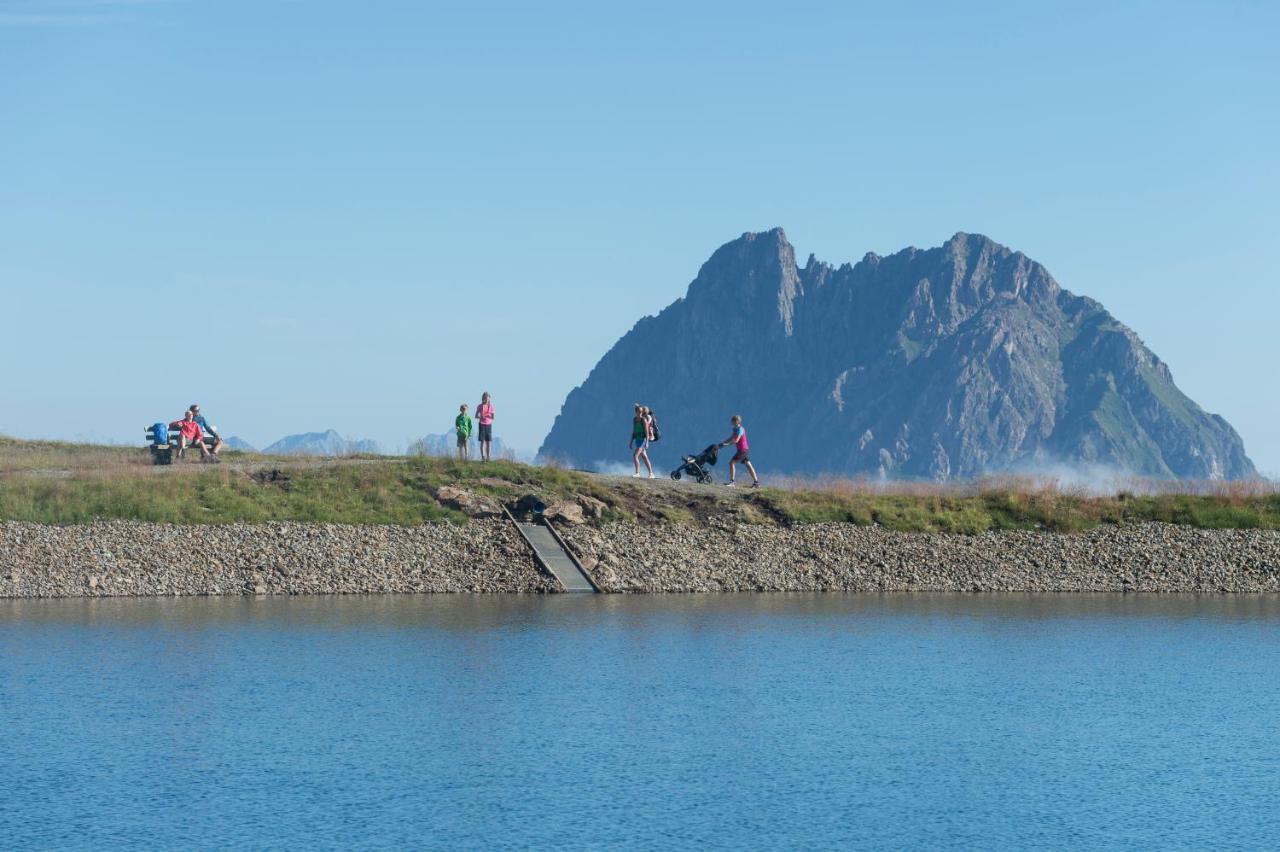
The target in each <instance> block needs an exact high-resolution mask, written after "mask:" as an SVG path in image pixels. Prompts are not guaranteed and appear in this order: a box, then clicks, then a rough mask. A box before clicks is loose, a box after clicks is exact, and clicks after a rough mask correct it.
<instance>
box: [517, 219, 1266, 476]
mask: <svg viewBox="0 0 1280 852" xmlns="http://www.w3.org/2000/svg"><path fill="white" fill-rule="evenodd" d="M636 401H639V402H643V403H646V404H649V405H651V406H653V407H654V408H655V410H656V411H657V412H658V414H659V419H660V422H661V424H662V427H663V432H664V436H663V440H662V441H661V442H660V443H659V444H658V445H655V447H654V448H653V452H652V455H654V456H655V461H657V462H660V463H661V464H662V465H663V466H668V465H671V464H673V463H674V461H675V459H676V457H677V456H678V454H679V453H683V452H689V451H691V450H697V449H700V448H701V447H702V446H704V445H705V444H707V443H708V442H709V441H711V440H714V439H719V438H723V437H725V436H726V435H727V434H728V431H729V425H728V418H729V415H730V414H733V413H741V414H743V415H744V418H745V421H746V425H747V427H748V433H749V436H750V440H751V443H752V451H753V454H754V455H755V457H756V459H757V462H758V463H759V464H760V465H762V466H764V467H766V468H768V469H772V470H780V471H786V472H795V473H828V472H830V473H841V474H872V475H879V476H886V477H888V476H894V477H915V478H928V479H934V480H948V479H954V478H965V477H972V476H976V475H981V474H985V473H993V472H998V471H1007V470H1018V469H1029V468H1034V467H1035V466H1037V465H1043V464H1049V463H1054V464H1056V463H1067V464H1089V465H1105V466H1108V467H1111V468H1116V469H1119V470H1122V471H1127V472H1131V473H1134V474H1138V475H1144V476H1155V477H1166V478H1171V477H1178V478H1194V479H1234V478H1242V477H1250V476H1254V475H1256V471H1255V469H1254V466H1253V463H1252V462H1251V461H1250V460H1249V458H1248V456H1247V455H1246V453H1245V450H1244V445H1243V443H1242V442H1241V440H1240V437H1239V435H1237V434H1236V432H1235V430H1234V429H1232V427H1231V426H1230V424H1228V423H1227V422H1226V420H1224V419H1223V418H1221V417H1219V416H1218V415H1214V414H1208V413H1206V412H1205V411H1203V410H1202V409H1201V408H1200V407H1199V406H1198V405H1196V404H1195V402H1193V401H1192V400H1191V399H1189V398H1188V397H1187V396H1186V395H1185V394H1183V393H1182V392H1181V391H1180V390H1179V389H1178V388H1177V387H1176V386H1175V384H1174V382H1173V377H1172V375H1171V374H1170V372H1169V368H1168V367H1167V366H1166V365H1165V363H1164V362H1163V361H1161V360H1160V359H1159V358H1158V357H1156V355H1155V354H1154V353H1152V352H1151V351H1150V350H1149V349H1148V348H1147V347H1146V346H1145V345H1144V344H1143V343H1142V341H1141V340H1140V339H1139V338H1138V336H1137V335H1136V334H1135V333H1134V332H1133V331H1132V330H1131V329H1129V328H1128V327H1127V326H1125V325H1123V324H1122V323H1120V322H1119V321H1118V320H1116V319H1115V318H1114V317H1112V316H1111V315H1110V314H1109V313H1108V312H1107V311H1106V310H1105V309H1104V308H1103V307H1102V305H1100V304H1099V303H1098V302H1096V301H1094V300H1092V299H1090V298H1087V297H1084V296H1077V295H1074V294H1072V293H1071V292H1069V291H1067V290H1064V289H1062V288H1061V287H1060V286H1059V285H1058V283H1057V282H1056V281H1055V280H1054V279H1053V277H1052V276H1051V275H1050V274H1049V272H1048V271H1047V270H1046V269H1045V268H1044V267H1043V266H1041V265H1040V264H1039V263H1036V262H1035V261H1033V260H1031V259H1030V258H1028V257H1026V256H1025V255H1024V254H1022V253H1021V252H1015V251H1011V250H1010V249H1008V248H1005V247H1004V246H1001V245H999V244H997V243H995V242H993V241H992V240H990V239H988V238H987V237H984V236H981V235H970V234H965V233H958V234H956V235H955V236H953V237H952V238H951V239H950V240H948V241H947V242H946V243H945V244H944V245H942V246H941V247H939V248H933V249H926V250H920V249H916V248H908V249H905V250H903V251H900V252H898V253H896V254H893V255H890V256H888V257H880V256H878V255H875V254H870V253H869V254H867V255H866V256H865V257H864V258H863V259H862V260H861V261H860V262H859V263H857V264H856V265H850V264H847V263H846V264H843V265H841V266H839V267H836V266H832V265H830V264H827V263H823V262H820V261H818V260H816V259H815V258H814V257H813V256H812V255H811V256H810V257H809V259H808V261H807V262H806V263H805V265H804V267H803V268H801V267H798V266H797V264H796V262H795V253H794V250H793V248H792V247H791V245H790V243H788V242H787V239H786V235H785V234H784V233H783V231H782V229H781V228H776V229H774V230H771V231H767V232H764V233H747V234H744V235H743V236H742V237H740V238H739V239H737V240H734V241H732V242H729V243H727V244H725V245H724V246H722V247H721V248H720V249H718V250H717V251H716V252H715V253H714V254H713V255H712V256H711V258H710V259H709V260H708V261H707V262H706V263H705V264H704V265H703V266H702V269H701V270H700V271H699V273H698V276H697V278H695V279H694V281H693V282H692V283H691V284H690V285H689V289H688V292H687V294H686V295H685V296H684V297H683V298H681V299H679V300H677V301H676V302H675V303H673V304H672V305H670V306H668V307H667V308H666V309H664V310H663V311H662V312H660V313H659V314H658V315H657V316H654V317H645V318H644V319H642V320H640V321H639V322H638V323H637V324H636V325H635V327H634V328H633V329H632V330H631V331H630V332H628V333H627V334H626V335H624V336H623V337H622V339H621V340H619V341H618V342H617V343H616V344H615V345H614V346H613V347H612V348H611V349H610V350H609V352H608V353H606V354H605V355H604V357H603V358H602V359H601V360H600V362H599V363H598V364H597V365H596V366H595V368H594V369H593V370H592V371H591V373H590V374H589V375H588V376H587V378H586V380H585V381H584V382H583V384H582V385H581V386H579V387H577V388H575V389H574V390H573V391H572V392H570V394H569V395H568V398H567V399H566V400H565V402H564V405H563V407H562V409H561V412H560V415H559V416H558V417H557V418H556V421H555V423H554V424H553V426H552V428H551V431H550V433H549V434H548V435H547V437H546V439H545V440H544V442H543V445H542V448H541V450H540V451H539V452H540V454H541V455H544V456H552V457H558V458H561V459H565V460H572V461H575V462H576V463H578V464H580V465H585V466H589V467H593V466H599V465H600V464H601V463H603V462H604V461H605V460H608V461H611V462H612V461H621V462H627V461H628V454H627V452H626V451H625V450H624V449H623V447H624V445H625V443H626V438H627V436H628V434H629V432H630V417H631V411H630V409H631V404H632V403H633V402H636Z"/></svg>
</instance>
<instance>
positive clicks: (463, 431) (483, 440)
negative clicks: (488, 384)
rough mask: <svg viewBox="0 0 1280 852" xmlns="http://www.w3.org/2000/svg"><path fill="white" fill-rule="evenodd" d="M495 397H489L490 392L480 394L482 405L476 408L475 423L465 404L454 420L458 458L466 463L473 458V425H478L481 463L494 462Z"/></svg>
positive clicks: (459, 407)
mask: <svg viewBox="0 0 1280 852" xmlns="http://www.w3.org/2000/svg"><path fill="white" fill-rule="evenodd" d="M493 418H494V408H493V397H491V396H489V392H488V391H485V392H484V393H482V394H480V404H479V405H477V406H476V417H475V421H472V419H471V415H470V414H469V413H468V412H467V404H466V403H465V402H464V403H462V405H460V406H458V416H457V417H456V418H454V421H453V430H454V433H455V434H456V435H457V436H458V458H459V459H460V460H461V461H466V460H467V459H469V458H470V457H471V430H472V427H473V425H478V426H479V427H480V430H479V436H478V437H479V441H480V461H492V460H493Z"/></svg>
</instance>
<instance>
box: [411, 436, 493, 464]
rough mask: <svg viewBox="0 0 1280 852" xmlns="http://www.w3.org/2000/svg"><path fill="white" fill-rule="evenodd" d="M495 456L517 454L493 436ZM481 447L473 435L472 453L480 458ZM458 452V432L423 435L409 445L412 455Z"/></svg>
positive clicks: (455, 453) (441, 454) (442, 454)
mask: <svg viewBox="0 0 1280 852" xmlns="http://www.w3.org/2000/svg"><path fill="white" fill-rule="evenodd" d="M490 449H491V450H492V451H493V458H494V459H499V458H506V457H507V455H509V454H510V455H515V453H514V451H510V450H509V448H508V447H507V445H506V444H504V443H502V439H501V438H499V437H498V436H496V435H495V436H494V437H493V446H492V447H490ZM479 452H480V447H479V444H478V441H477V439H476V436H475V435H474V434H472V436H471V453H472V455H474V456H475V457H476V458H479ZM457 453H458V435H457V433H456V432H440V433H439V434H436V435H423V436H422V437H421V438H419V439H418V440H416V441H414V442H413V443H411V444H410V445H409V454H410V455H424V456H452V455H457Z"/></svg>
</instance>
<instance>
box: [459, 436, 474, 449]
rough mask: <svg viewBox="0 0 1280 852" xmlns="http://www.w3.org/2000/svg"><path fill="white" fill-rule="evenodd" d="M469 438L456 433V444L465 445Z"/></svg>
mask: <svg viewBox="0 0 1280 852" xmlns="http://www.w3.org/2000/svg"><path fill="white" fill-rule="evenodd" d="M470 440H471V439H470V438H468V437H467V436H466V435H458V446H459V447H465V446H466V445H467V442H469V441H470Z"/></svg>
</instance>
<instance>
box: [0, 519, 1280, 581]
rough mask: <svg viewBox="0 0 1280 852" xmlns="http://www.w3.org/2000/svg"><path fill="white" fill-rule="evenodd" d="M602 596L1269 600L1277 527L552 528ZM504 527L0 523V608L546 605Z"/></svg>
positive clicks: (488, 523) (523, 551)
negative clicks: (262, 601)
mask: <svg viewBox="0 0 1280 852" xmlns="http://www.w3.org/2000/svg"><path fill="white" fill-rule="evenodd" d="M559 530H560V533H561V535H563V536H564V538H565V539H566V541H568V542H569V544H570V546H571V547H573V548H574V549H575V550H576V551H577V552H578V554H579V556H580V558H581V560H582V562H583V564H584V565H585V566H586V568H587V570H588V571H589V572H590V573H591V574H592V577H593V578H594V579H595V580H596V582H597V584H598V585H600V587H601V588H602V589H604V590H605V591H609V592H632V593H638V592H730V591H850V592H882V591H966V592H985V591H1001V592H1130V591H1132V592H1197V593H1224V592H1230V593H1267V592H1280V531H1274V530H1197V529H1191V528H1188V527H1179V526H1173V525H1168V524H1141V525H1132V526H1103V527H1098V528H1096V529H1093V530H1090V531H1088V532H1085V533H1078V534H1071V535H1063V534H1057V533H1046V532H993V533H987V534H985V535H980V536H961V535H942V534H925V533H897V532H891V531H889V530H885V529H883V528H880V527H859V526H854V525H851V524H812V525H799V526H794V527H775V526H768V525H752V524H741V523H735V522H733V521H731V520H729V519H727V518H726V519H713V520H712V521H711V522H710V523H707V524H702V525H696V526H693V525H679V524H637V523H612V524H606V525H604V526H600V527H595V526H591V525H587V524H582V525H568V524H564V525H561V526H560V527H559ZM559 590H560V588H559V585H558V584H557V583H556V581H555V580H553V579H552V578H550V577H548V576H546V575H545V574H543V573H542V572H541V571H540V570H539V569H538V567H537V566H536V564H535V562H534V560H533V558H532V556H531V554H530V553H529V551H528V549H527V547H526V545H525V544H524V542H523V541H522V540H521V539H520V537H519V535H518V534H517V533H516V532H515V530H514V529H512V528H511V526H510V524H508V523H507V522H505V521H499V520H473V521H471V522H470V523H468V524H466V525H463V526H459V525H454V524H429V525H424V526H421V527H395V526H346V525H331V524H296V523H281V524H262V525H250V524H229V525H208V526H174V525H169V524H151V523H144V522H138V521H109V522H101V523H94V524H83V525H74V526H47V525H41V524H30V523H21V522H5V523H0V598H35V597H116V596H172V595H294V594H383V593H461V592H471V593H494V592H503V593H513V592H514V593H546V592H557V591H559Z"/></svg>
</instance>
